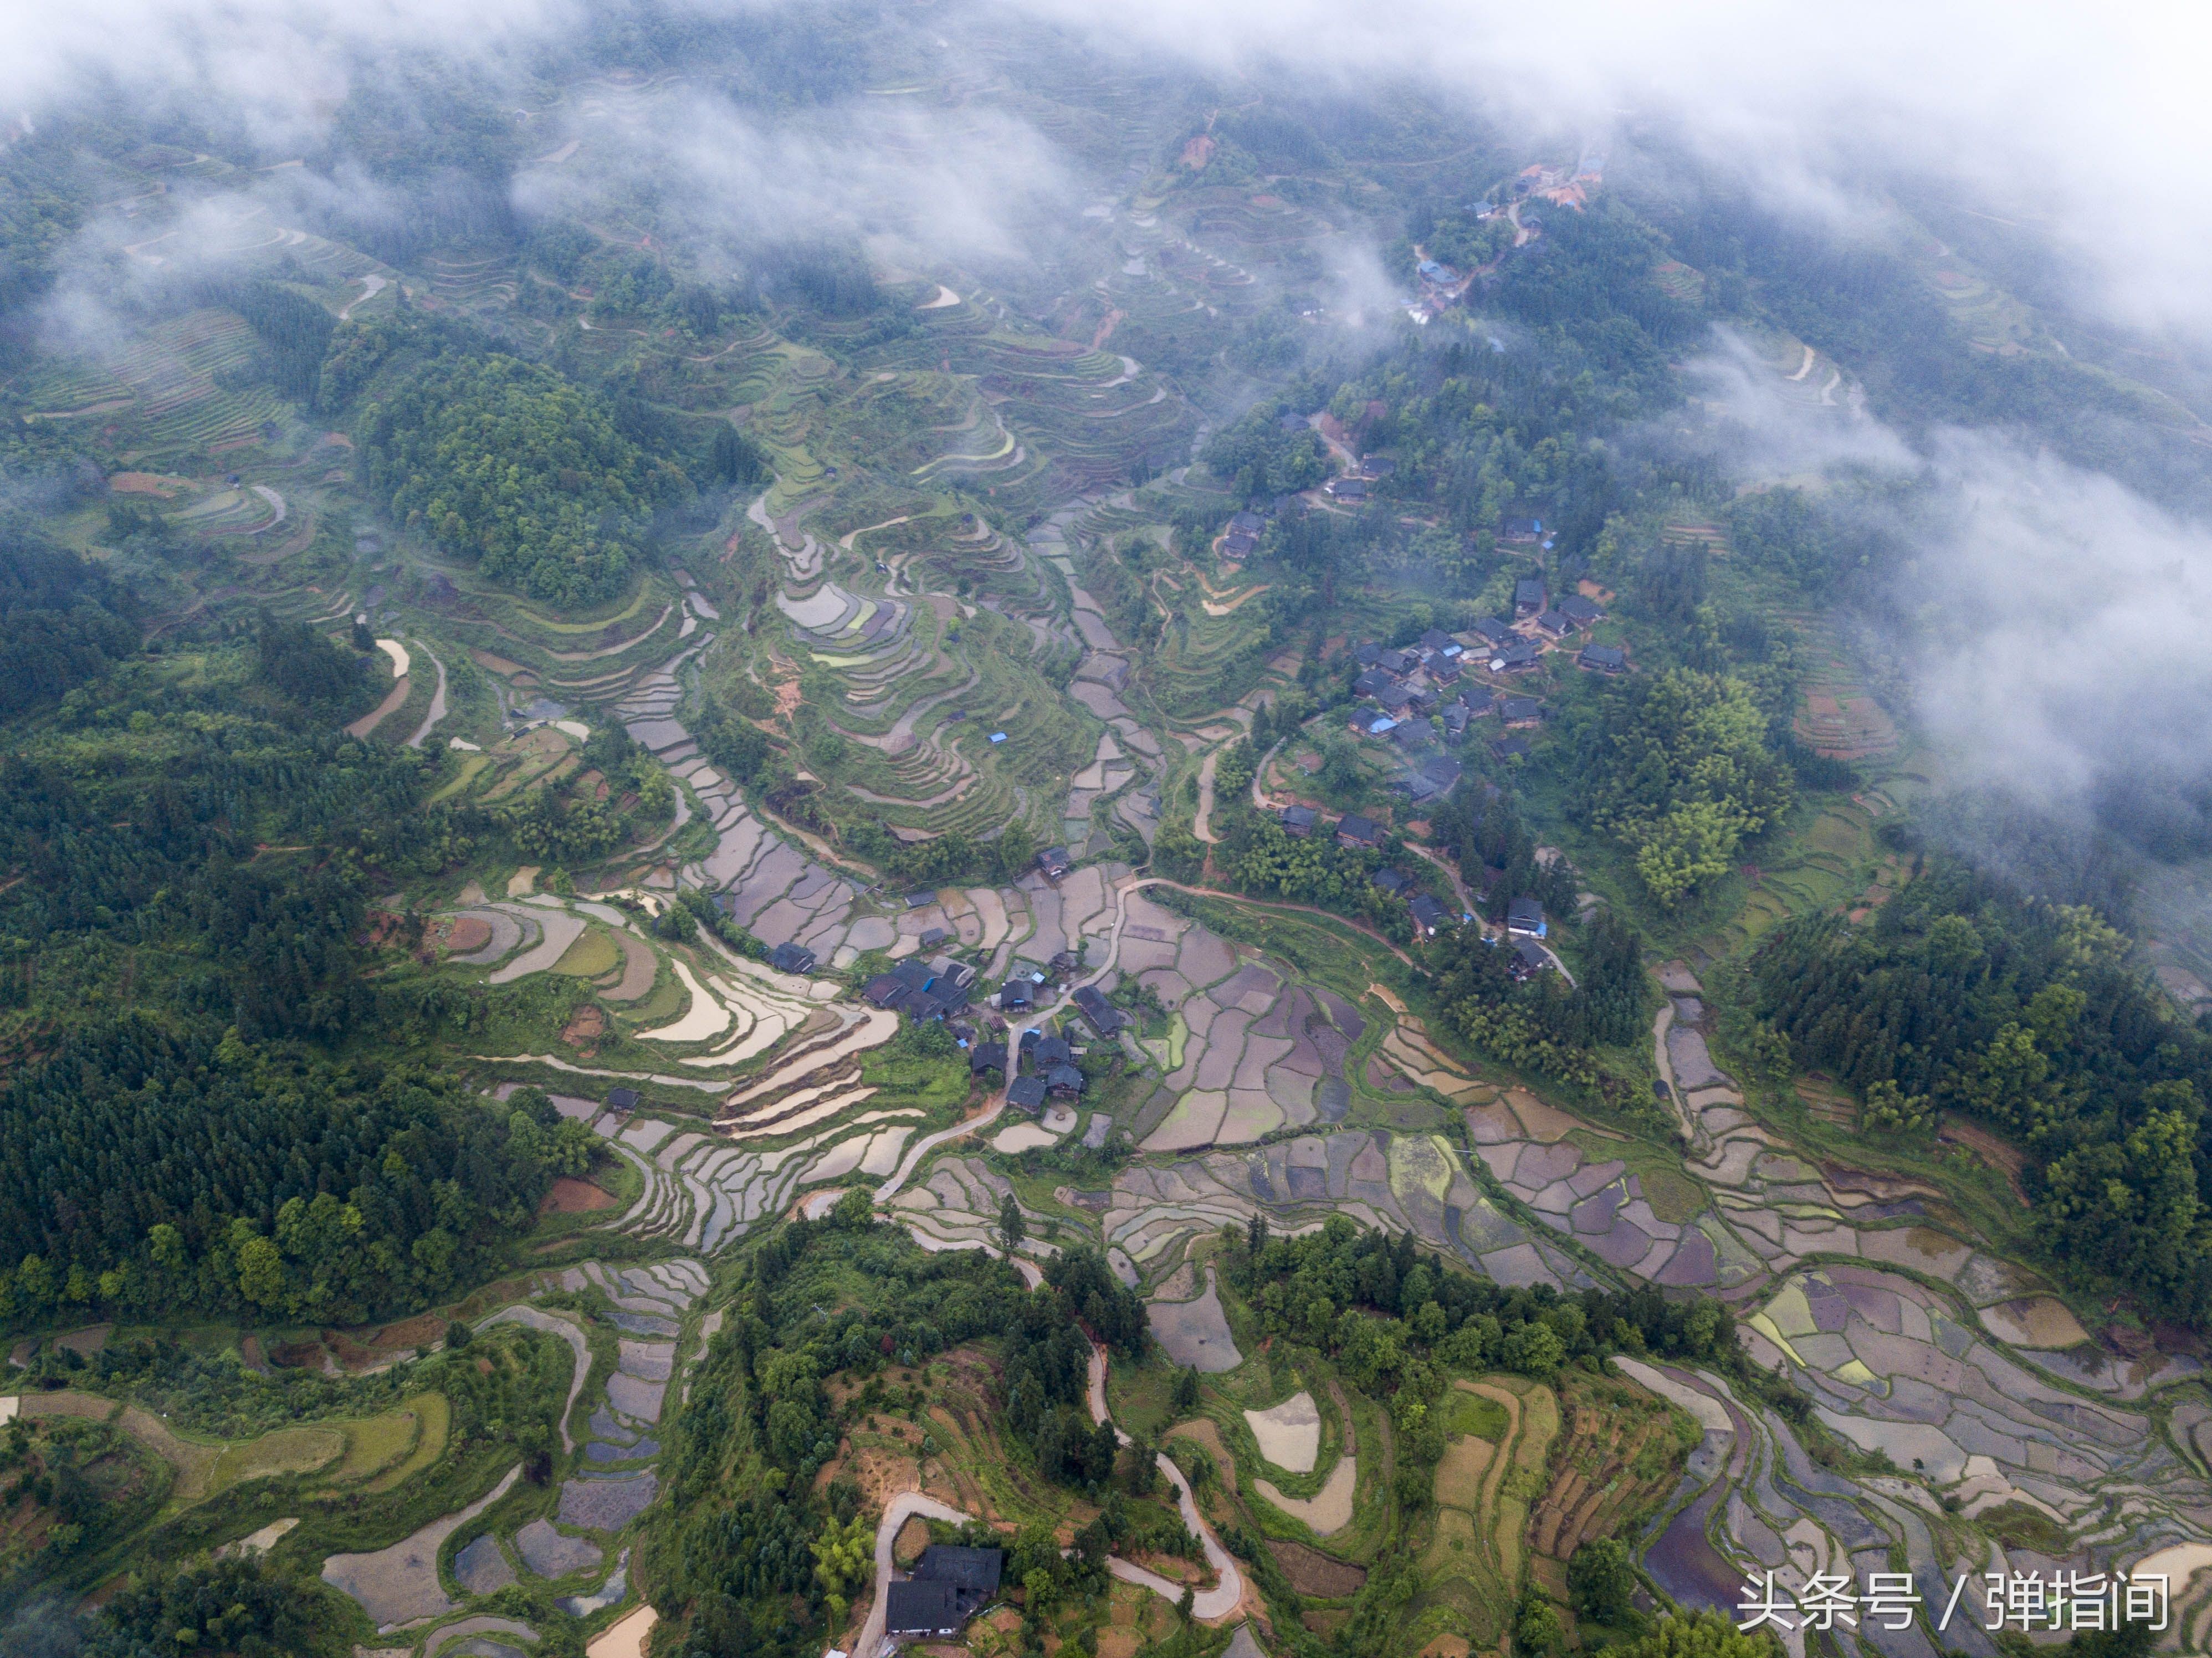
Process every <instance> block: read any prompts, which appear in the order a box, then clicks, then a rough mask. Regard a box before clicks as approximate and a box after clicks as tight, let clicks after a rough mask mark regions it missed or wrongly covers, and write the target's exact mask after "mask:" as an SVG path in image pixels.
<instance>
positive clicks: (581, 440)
mask: <svg viewBox="0 0 2212 1658" xmlns="http://www.w3.org/2000/svg"><path fill="white" fill-rule="evenodd" d="M359 436H360V442H361V464H362V473H363V477H364V481H365V482H366V483H367V484H368V487H369V488H370V489H372V490H374V491H375V492H376V494H377V495H379V496H380V497H381V498H382V500H383V501H385V502H386V505H387V507H388V508H389V510H390V512H391V513H392V518H393V519H396V520H398V522H400V523H402V524H404V525H408V526H409V527H410V528H417V529H420V530H422V531H423V532H424V533H426V534H428V536H430V537H432V538H433V539H435V541H436V542H437V544H439V545H440V546H441V547H442V548H444V549H445V550H447V551H448V552H450V553H453V554H454V555H456V556H460V557H465V558H472V559H475V560H476V561H477V564H478V567H479V568H481V569H482V570H483V573H484V574H486V575H488V576H490V577H492V578H493V579H494V580H499V581H504V582H510V583H512V584H513V585H514V586H518V587H520V588H521V589H522V590H523V591H524V592H527V593H529V594H531V595H532V597H533V598H543V599H546V600H549V601H552V602H555V603H559V604H589V603H591V602H592V601H594V600H597V599H602V598H607V597H609V596H610V595H611V594H613V593H614V592H617V591H619V590H620V588H621V587H622V586H623V582H624V581H625V580H628V578H629V571H630V563H631V560H632V559H633V558H634V557H635V556H636V554H637V552H638V550H639V547H640V545H641V540H642V537H643V536H644V533H645V528H646V523H647V519H648V518H649V516H650V514H651V513H652V512H653V509H654V508H655V507H659V506H661V505H663V504H665V503H667V502H669V501H675V500H678V499H680V498H681V497H682V496H683V495H684V494H685V493H686V492H687V491H688V489H689V487H690V486H689V481H688V480H687V479H686V478H685V477H684V473H683V472H682V471H681V470H680V469H679V468H678V467H677V466H675V465H672V464H671V463H668V462H665V461H657V460H654V459H653V458H652V457H650V456H648V455H647V453H646V452H644V451H642V450H641V449H640V448H639V447H638V446H636V445H635V443H633V442H631V441H630V440H629V439H628V438H626V437H624V436H623V434H621V433H620V432H619V431H618V430H617V429H616V426H615V422H614V416H613V414H612V411H611V410H610V409H609V408H608V407H607V405H606V404H605V402H603V401H602V400H601V399H599V398H597V397H595V396H592V394H590V393H588V392H585V391H583V390H581V389H580V388H579V387H577V386H574V385H572V384H570V383H569V382H568V381H567V380H563V379H562V377H561V376H560V375H558V374H556V373H554V372H553V371H552V370H551V369H550V368H544V367H538V365H536V364H532V363H527V362H524V361H521V360H520V359H519V358H515V357H511V356H507V355H503V354H500V353H493V354H491V355H483V356H477V355H467V354H465V353H462V352H459V351H448V352H447V353H444V354H442V355H440V356H438V357H436V358H435V359H434V360H432V361H429V362H427V363H424V364H422V366H421V367H418V368H416V369H415V370H414V371H413V372H412V373H410V374H408V375H407V376H405V377H404V379H403V380H400V381H399V382H398V384H396V385H394V386H391V387H389V388H388V389H386V391H385V392H383V394H382V395H381V396H380V397H379V398H377V399H376V400H374V401H373V402H371V403H369V404H368V405H367V406H366V407H364V408H363V410H362V413H361V416H360V422H359Z"/></svg>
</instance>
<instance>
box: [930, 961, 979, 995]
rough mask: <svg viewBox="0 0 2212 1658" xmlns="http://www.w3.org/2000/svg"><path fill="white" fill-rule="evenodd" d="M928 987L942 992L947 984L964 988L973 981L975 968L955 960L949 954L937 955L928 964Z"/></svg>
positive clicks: (954, 987)
mask: <svg viewBox="0 0 2212 1658" xmlns="http://www.w3.org/2000/svg"><path fill="white" fill-rule="evenodd" d="M929 971H930V983H929V987H930V989H932V990H933V991H936V992H938V993H939V994H940V995H941V994H943V993H944V992H945V988H946V987H948V986H949V987H951V988H952V989H955V990H965V989H967V988H968V987H969V985H972V984H974V983H975V969H974V968H972V967H970V966H969V965H968V963H965V962H956V961H954V960H953V959H952V958H951V957H950V956H939V957H937V959H936V960H934V961H933V962H932V963H930V964H929Z"/></svg>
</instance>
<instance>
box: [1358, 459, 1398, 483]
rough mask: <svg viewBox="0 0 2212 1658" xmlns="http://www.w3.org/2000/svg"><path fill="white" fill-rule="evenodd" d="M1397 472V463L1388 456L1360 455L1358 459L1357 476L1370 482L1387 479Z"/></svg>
mask: <svg viewBox="0 0 2212 1658" xmlns="http://www.w3.org/2000/svg"><path fill="white" fill-rule="evenodd" d="M1397 470H1398V463H1397V462H1396V461H1395V460H1393V459H1390V457H1389V456H1388V455H1362V456H1361V457H1360V458H1359V476H1360V477H1364V478H1366V479H1368V480H1370V482H1371V481H1373V480H1375V479H1377V478H1386V477H1389V476H1390V475H1391V474H1392V473H1393V472H1395V471H1397Z"/></svg>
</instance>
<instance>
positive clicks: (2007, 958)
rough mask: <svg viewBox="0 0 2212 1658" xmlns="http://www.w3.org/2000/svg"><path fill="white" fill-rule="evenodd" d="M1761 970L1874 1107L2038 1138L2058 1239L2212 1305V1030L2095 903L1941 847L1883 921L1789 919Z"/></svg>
mask: <svg viewBox="0 0 2212 1658" xmlns="http://www.w3.org/2000/svg"><path fill="white" fill-rule="evenodd" d="M1751 977H1752V983H1753V988H1754V991H1755V993H1756V996H1757V1002H1758V1007H1759V1011H1760V1012H1761V1013H1762V1014H1763V1015H1764V1016H1765V1017H1767V1018H1769V1019H1771V1020H1772V1021H1773V1022H1774V1023H1775V1024H1776V1025H1777V1026H1778V1027H1779V1029H1781V1030H1782V1031H1783V1032H1784V1035H1787V1036H1788V1037H1789V1039H1790V1046H1791V1048H1792V1051H1793V1052H1794V1054H1796V1058H1797V1060H1798V1061H1799V1062H1800V1063H1801V1064H1808V1065H1813V1066H1820V1067H1821V1068H1823V1069H1826V1070H1827V1071H1829V1072H1832V1074H1834V1075H1836V1076H1838V1077H1839V1078H1842V1079H1843V1080H1844V1081H1845V1082H1847V1083H1848V1084H1850V1085H1851V1086H1852V1087H1853V1088H1856V1089H1857V1090H1860V1091H1861V1092H1862V1094H1863V1096H1864V1097H1865V1098H1866V1100H1867V1102H1868V1106H1869V1122H1870V1124H1872V1125H1873V1126H1875V1127H1878V1128H1881V1129H1885V1130H1887V1132H1890V1133H1904V1134H1908V1135H1911V1134H1924V1133H1926V1132H1928V1130H1929V1127H1932V1124H1933V1121H1934V1112H1935V1110H1936V1109H1937V1108H1941V1109H1946V1110H1952V1111H1958V1112H1961V1113H1964V1114H1967V1115H1970V1116H1972V1117H1976V1118H1978V1119H1980V1120H1981V1121H1984V1122H1987V1123H1989V1124H1990V1125H1991V1126H1992V1127H1996V1128H1997V1129H1999V1130H2001V1131H2002V1132H2003V1133H2005V1134H2007V1135H2008V1136H2010V1137H2013V1138H2015V1139H2017V1140H2018V1141H2020V1142H2021V1144H2022V1145H2024V1146H2025V1147H2026V1148H2027V1151H2028V1153H2029V1156H2028V1160H2027V1167H2026V1169H2025V1170H2024V1171H2023V1178H2024V1181H2025V1183H2026V1185H2027V1191H2028V1195H2029V1196H2030V1198H2031V1199H2033V1201H2034V1204H2035V1208H2036V1218H2037V1226H2038V1230H2039V1234H2040V1236H2041V1237H2042V1240H2043V1242H2044V1245H2045V1248H2047V1249H2048V1250H2049V1251H2050V1253H2051V1255H2052V1257H2053V1258H2054V1259H2056V1260H2058V1261H2059V1262H2061V1263H2062V1264H2063V1265H2065V1266H2069V1267H2071V1268H2073V1269H2074V1270H2075V1271H2076V1272H2079V1273H2081V1274H2082V1275H2083V1276H2084V1278H2086V1279H2088V1280H2091V1281H2094V1280H2100V1279H2101V1280H2107V1281H2113V1282H2118V1283H2124V1284H2127V1285H2128V1286H2129V1287H2130V1289H2131V1290H2132V1291H2135V1292H2136V1293H2137V1294H2139V1295H2141V1296H2142V1297H2144V1298H2145V1300H2146V1301H2148V1302H2149V1303H2151V1304H2152V1305H2154V1306H2155V1307H2157V1308H2159V1309H2162V1310H2164V1311H2166V1312H2167V1313H2169V1314H2171V1315H2175V1316H2179V1317H2184V1318H2188V1319H2191V1320H2196V1319H2202V1318H2203V1316H2205V1315H2206V1313H2207V1311H2208V1309H2212V1218H2208V1216H2207V1214H2206V1211H2205V1206H2204V1202H2203V1195H2202V1193H2203V1191H2204V1190H2205V1180H2204V1177H2205V1172H2206V1168H2207V1160H2208V1157H2212V1144H2208V1140H2207V1135H2206V1128H2205V1124H2204V1114H2203V1104H2204V1102H2205V1100H2206V1099H2207V1098H2208V1096H2212V1040H2208V1039H2207V1038H2206V1036H2205V1035H2203V1033H2202V1032H2199V1031H2197V1030H2195V1029H2191V1028H2190V1027H2188V1026H2186V1025H2183V1024H2181V1023H2178V1022H2177V1021H2175V1020H2174V1019H2173V1018H2172V1017H2171V1016H2170V1014H2169V1013H2168V1011H2166V1006H2165V1005H2164V1002H2163V999H2162V998H2161V997H2160V995H2159V993H2157V991H2156V990H2155V989H2154V987H2153V986H2152V985H2151V984H2150V983H2149V982H2148V981H2146V980H2145V978H2144V977H2143V976H2142V974H2141V973H2140V971H2139V970H2138V969H2136V967H2135V966H2134V965H2133V964H2132V963H2130V960H2129V959H2128V941H2127V940H2126V939H2125V938H2124V937H2123V936H2122V935H2121V934H2119V933H2118V932H2114V931H2113V930H2112V927H2110V926H2107V925H2106V923H2105V922H2104V921H2103V920H2101V919H2100V917H2099V916H2098V915H2097V914H2096V913H2095V912H2094V911H2093V910H2090V909H2087V908H2080V907H2076V906H2072V905H2058V904H2050V903H2045V902H2037V901H2034V900H2027V899H2022V898H2021V897H2019V896H2016V895H2015V894H2013V893H2012V892H2011V891H2009V890H2008V889H2006V888H2004V887H2002V886H2001V885H1999V884H1996V883H1995V882H1993V881H1990V880H1988V879H1985V878H1980V877H1978V876H1976V875H1974V874H1973V873H1972V872H1969V871H1966V870H1965V869H1963V868H1960V867H1956V866H1942V867H1939V868H1937V869H1936V870H1934V871H1932V872H1930V873H1929V874H1928V875H1926V876H1924V877H1923V878H1921V879H1919V880H1917V881H1915V882H1913V883H1912V884H1911V885H1910V886H1909V887H1907V888H1906V889H1905V891H1904V893H1903V894H1901V895H1900V896H1899V897H1897V898H1896V899H1894V900H1893V901H1892V902H1890V903H1889V904H1888V905H1887V906H1886V907H1884V908H1882V909H1881V910H1880V911H1879V912H1878V913H1877V914H1876V917H1875V920H1873V921H1871V922H1870V923H1869V924H1868V925H1867V926H1861V927H1851V926H1847V925H1845V924H1844V923H1843V922H1841V921H1839V920H1834V919H1832V918H1816V919H1808V920H1804V921H1802V922H1799V923H1797V924H1796V925H1795V926H1790V927H1788V928H1786V929H1784V931H1783V932H1780V933H1779V934H1778V935H1777V936H1776V937H1775V938H1773V939H1771V941H1770V942H1769V943H1768V944H1766V945H1765V947H1764V948H1763V949H1761V950H1760V951H1759V954H1758V955H1757V956H1756V957H1754V958H1753V962H1752V964H1751Z"/></svg>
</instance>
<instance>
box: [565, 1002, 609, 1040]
mask: <svg viewBox="0 0 2212 1658" xmlns="http://www.w3.org/2000/svg"><path fill="white" fill-rule="evenodd" d="M606 1034H607V1016H606V1013H605V1011H604V1010H603V1009H601V1008H600V1007H599V1005H598V1004H596V1003H593V1002H586V1003H585V1004H584V1005H583V1006H581V1007H580V1008H578V1009H577V1010H576V1016H575V1017H574V1018H572V1019H570V1020H569V1021H568V1023H567V1024H566V1025H564V1026H562V1029H561V1040H562V1042H566V1043H568V1046H569V1047H571V1048H590V1047H592V1044H593V1043H595V1042H598V1041H599V1038H600V1037H602V1036H604V1035H606Z"/></svg>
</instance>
